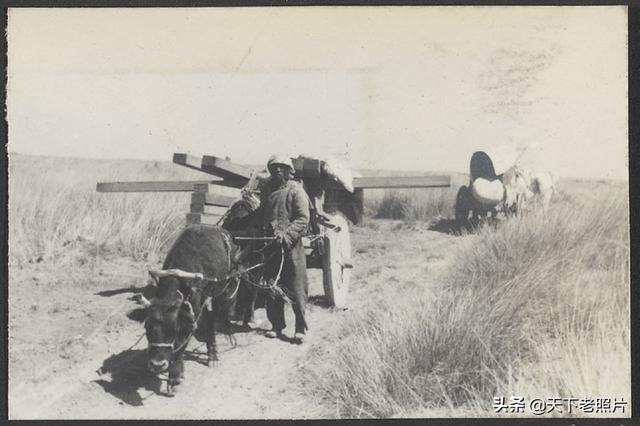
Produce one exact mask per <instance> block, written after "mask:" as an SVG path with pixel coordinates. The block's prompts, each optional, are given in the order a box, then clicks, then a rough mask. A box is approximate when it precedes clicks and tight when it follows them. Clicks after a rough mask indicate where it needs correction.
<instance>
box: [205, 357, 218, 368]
mask: <svg viewBox="0 0 640 426" xmlns="http://www.w3.org/2000/svg"><path fill="white" fill-rule="evenodd" d="M217 365H218V360H217V359H210V360H209V361H207V367H209V368H213V367H215V366H217Z"/></svg>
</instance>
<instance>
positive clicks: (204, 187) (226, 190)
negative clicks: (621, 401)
mask: <svg viewBox="0 0 640 426" xmlns="http://www.w3.org/2000/svg"><path fill="white" fill-rule="evenodd" d="M220 182H224V181H220ZM239 189H240V188H237V187H231V186H222V185H218V184H209V183H201V184H197V185H194V186H193V190H194V192H210V193H212V194H218V195H226V196H228V197H236V198H240V191H239Z"/></svg>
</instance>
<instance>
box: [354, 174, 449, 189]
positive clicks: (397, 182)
mask: <svg viewBox="0 0 640 426" xmlns="http://www.w3.org/2000/svg"><path fill="white" fill-rule="evenodd" d="M450 186H451V177H450V176H384V177H356V178H353V187H354V188H448V187H450Z"/></svg>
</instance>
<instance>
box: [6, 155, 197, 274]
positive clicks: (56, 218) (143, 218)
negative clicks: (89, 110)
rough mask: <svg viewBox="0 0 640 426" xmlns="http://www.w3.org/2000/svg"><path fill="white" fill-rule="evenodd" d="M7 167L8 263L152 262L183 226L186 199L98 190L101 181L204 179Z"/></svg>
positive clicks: (119, 170)
mask: <svg viewBox="0 0 640 426" xmlns="http://www.w3.org/2000/svg"><path fill="white" fill-rule="evenodd" d="M9 160H10V168H9V264H10V266H11V267H24V266H25V265H27V264H29V263H34V262H51V263H55V264H75V265H78V264H85V263H90V262H92V261H93V260H95V258H96V257H97V256H99V255H106V254H109V253H112V252H113V253H114V254H117V255H124V256H132V257H134V258H135V259H139V260H145V261H149V262H155V261H157V260H158V259H159V256H160V255H161V254H162V253H164V252H165V251H166V245H167V244H168V243H170V242H171V241H172V240H173V238H174V236H175V234H176V232H178V230H179V229H180V228H181V227H182V226H183V224H184V214H185V213H186V212H187V211H188V208H189V194H184V193H146V194H136V193H98V192H96V182H99V181H117V180H123V181H124V180H171V179H173V180H179V179H189V180H202V179H204V180H206V177H205V175H203V174H201V173H197V172H191V171H189V170H187V169H184V170H181V169H180V168H179V167H178V166H175V165H171V164H170V163H158V162H155V163H154V162H143V161H123V160H117V161H98V160H86V159H57V158H46V157H31V156H22V155H16V156H13V155H12V156H11V157H10V159H9Z"/></svg>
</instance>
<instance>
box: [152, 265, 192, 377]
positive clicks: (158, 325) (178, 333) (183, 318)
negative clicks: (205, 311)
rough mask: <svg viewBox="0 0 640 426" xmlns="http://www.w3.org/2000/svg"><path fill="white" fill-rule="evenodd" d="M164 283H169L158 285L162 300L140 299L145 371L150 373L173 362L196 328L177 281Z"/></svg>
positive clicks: (169, 278) (164, 369) (159, 297)
mask: <svg viewBox="0 0 640 426" xmlns="http://www.w3.org/2000/svg"><path fill="white" fill-rule="evenodd" d="M163 281H169V283H167V282H162V281H161V282H159V285H158V287H161V288H163V290H165V291H163V292H162V293H163V294H162V295H161V296H157V297H153V298H152V299H151V300H147V299H146V298H145V297H144V296H141V297H140V303H141V304H142V305H144V306H145V307H146V310H147V317H146V319H145V332H146V336H147V341H148V342H149V351H148V354H149V360H148V362H147V367H148V368H149V370H150V371H151V372H152V373H161V372H163V371H166V370H167V369H168V368H169V366H170V365H171V362H172V361H173V360H174V352H175V350H176V348H178V347H179V346H180V345H182V343H183V342H184V341H185V340H186V339H187V338H188V336H189V333H190V332H191V331H192V330H193V328H194V326H195V318H194V313H193V308H192V306H191V304H190V303H189V302H185V300H184V296H183V294H182V293H181V292H180V291H179V290H178V289H177V285H176V284H177V278H175V277H167V278H166V279H163ZM171 281H175V282H173V283H172V282H171ZM172 288H175V289H172ZM167 290H168V291H167Z"/></svg>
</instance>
